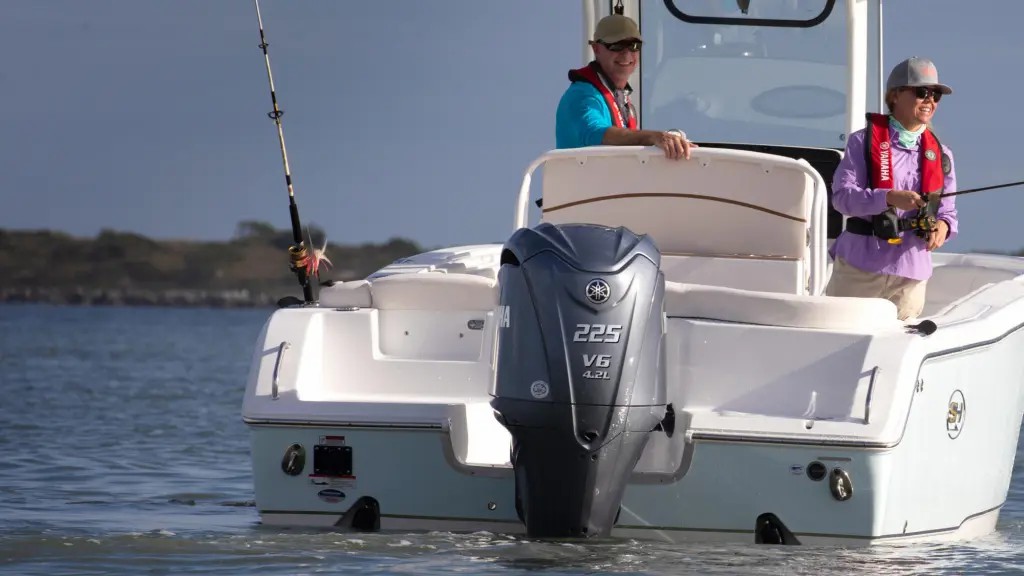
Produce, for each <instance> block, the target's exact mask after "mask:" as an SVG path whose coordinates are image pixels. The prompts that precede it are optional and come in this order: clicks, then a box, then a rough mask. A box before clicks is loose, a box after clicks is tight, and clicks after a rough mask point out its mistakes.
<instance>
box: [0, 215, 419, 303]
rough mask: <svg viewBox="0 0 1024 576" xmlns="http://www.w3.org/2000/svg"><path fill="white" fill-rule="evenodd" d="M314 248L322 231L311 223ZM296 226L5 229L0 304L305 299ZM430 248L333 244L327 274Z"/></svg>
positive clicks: (352, 273)
mask: <svg viewBox="0 0 1024 576" xmlns="http://www.w3.org/2000/svg"><path fill="white" fill-rule="evenodd" d="M308 234H309V237H310V238H311V239H312V240H313V243H314V245H316V246H318V247H319V246H322V243H323V238H324V233H323V230H321V229H318V228H316V227H310V228H309V229H308ZM291 244H292V233H291V230H287V229H285V230H282V229H277V228H275V227H274V226H273V225H271V224H269V223H266V222H258V221H243V222H240V223H239V224H238V226H237V228H236V232H235V234H234V236H233V237H232V238H231V239H230V240H226V241H194V240H154V239H151V238H148V237H146V236H143V235H141V234H136V233H133V232H122V231H116V230H102V231H101V232H99V233H98V234H97V235H96V236H95V237H94V238H79V237H73V236H71V235H69V234H65V233H63V232H55V231H49V230H3V229H0V301H22V302H24V301H28V302H51V303H55V304H128V305H131V304H137V305H145V304H157V305H158V304H168V305H214V306H262V305H269V304H272V303H273V302H276V301H277V299H278V298H280V297H282V296H286V295H296V296H301V289H300V287H299V285H298V282H297V281H296V279H295V276H294V274H293V273H292V272H291V270H290V269H289V267H288V246H290V245H291ZM423 251H424V249H423V248H421V247H420V246H419V245H417V244H416V243H415V242H412V241H410V240H406V239H402V238H392V239H390V240H388V241H387V242H384V243H379V244H376V243H366V244H358V245H342V244H328V245H327V250H326V252H327V255H328V256H329V257H330V259H331V261H332V262H333V264H334V266H333V267H331V268H329V269H322V270H321V280H322V281H324V280H336V281H348V280H355V279H359V278H364V277H366V276H367V275H369V274H371V273H373V272H374V271H376V270H378V269H379V268H381V267H383V266H385V265H387V264H389V263H391V262H393V261H395V260H397V259H399V258H404V257H407V256H411V255H413V254H417V253H419V252H423Z"/></svg>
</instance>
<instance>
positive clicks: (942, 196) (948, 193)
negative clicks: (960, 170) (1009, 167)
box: [939, 180, 1024, 198]
mask: <svg viewBox="0 0 1024 576" xmlns="http://www.w3.org/2000/svg"><path fill="white" fill-rule="evenodd" d="M1021 184H1024V180H1020V181H1018V182H1009V183H1007V184H995V185H993V186H982V187H981V188H968V189H967V190H958V191H956V192H944V193H942V194H939V198H945V197H946V196H959V195H961V194H970V193H971V192H982V191H985V190H995V189H996V188H1009V187H1010V186H1020V185H1021Z"/></svg>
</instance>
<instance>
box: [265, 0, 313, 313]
mask: <svg viewBox="0 0 1024 576" xmlns="http://www.w3.org/2000/svg"><path fill="white" fill-rule="evenodd" d="M253 2H254V3H255V4H256V20H257V21H258V22H259V26H260V49H261V50H263V59H264V61H265V62H266V63H267V80H268V81H269V82H270V101H271V102H272V103H273V105H274V110H273V111H271V112H268V113H267V116H269V117H270V119H271V120H273V121H274V123H275V124H276V125H277V140H278V142H279V143H280V145H281V159H282V160H283V162H284V182H285V184H286V185H287V187H288V211H289V213H290V214H291V219H292V241H293V242H294V243H293V244H292V245H291V246H289V247H288V256H289V259H290V264H289V265H290V267H291V269H292V271H293V272H294V273H295V275H296V276H297V277H298V279H299V284H300V285H302V295H303V298H304V299H305V303H306V304H307V305H309V304H315V303H316V302H317V293H316V291H317V290H316V288H317V283H316V281H314V280H313V279H312V277H313V276H317V277H319V272H318V268H319V263H320V260H321V259H324V257H323V251H322V250H321V251H318V250H316V249H315V248H312V247H307V246H306V243H305V241H304V239H303V237H302V225H301V224H300V223H299V206H298V204H296V203H295V190H294V188H293V187H292V174H291V170H290V169H289V168H288V151H287V149H286V148H285V145H284V131H283V129H282V128H281V116H284V111H283V110H281V109H280V108H278V106H277V95H276V94H275V92H274V76H273V75H272V74H271V73H270V55H269V54H267V46H268V44H267V38H266V35H265V34H264V32H263V16H262V15H261V14H260V2H259V0H253Z"/></svg>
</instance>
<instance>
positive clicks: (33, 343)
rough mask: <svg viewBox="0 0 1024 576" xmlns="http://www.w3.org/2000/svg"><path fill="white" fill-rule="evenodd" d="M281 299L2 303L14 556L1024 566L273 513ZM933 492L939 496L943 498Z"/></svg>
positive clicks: (233, 565) (3, 421)
mask: <svg viewBox="0 0 1024 576" xmlns="http://www.w3.org/2000/svg"><path fill="white" fill-rule="evenodd" d="M268 313H269V311H267V310H202V309H159V308H61V307H48V306H35V305H6V306H5V305H0V573H10V574H24V575H32V574H46V575H63V574H115V575H118V574H132V575H135V574H256V573H258V574H317V573H332V574H339V573H341V574H344V573H361V574H420V575H430V574H451V573H463V574H501V575H512V574H544V575H576V574H619V573H639V574H849V573H865V574H1019V573H1021V571H1022V569H1024V551H1022V550H1024V477H1022V476H1024V471H1022V466H1021V463H1024V458H1021V455H1020V454H1018V458H1017V460H1018V465H1017V466H1016V467H1015V470H1014V481H1013V484H1012V485H1011V487H1010V494H1009V499H1008V502H1007V504H1006V507H1005V508H1004V510H1003V513H1002V515H1001V517H1000V523H999V529H998V531H997V532H996V533H995V534H993V535H991V536H989V537H986V538H982V539H978V540H975V541H972V542H969V543H962V544H943V545H926V546H923V545H916V546H886V547H880V548H871V549H835V548H810V547H759V548H751V547H749V546H710V545H702V546H696V545H693V546H670V545H664V544H652V543H645V542H635V541H623V540H618V541H609V542H602V543H588V544H564V543H545V542H535V541H528V540H525V539H522V538H517V537H510V536H505V535H500V534H489V533H477V534H448V533H428V534H369V535H346V534H339V533H334V532H327V531H318V530H282V529H279V528H270V527H264V526H261V525H260V524H259V522H258V518H257V515H256V510H255V508H254V507H253V503H252V500H253V492H252V477H251V472H250V468H249V466H250V457H249V443H248V435H247V430H246V428H245V426H244V425H243V424H242V422H241V418H240V409H241V401H242V393H243V389H244V386H245V378H246V374H247V370H248V365H249V359H250V355H251V352H252V346H253V344H254V342H255V339H256V336H257V334H258V332H259V329H260V327H261V326H262V324H263V322H264V320H265V319H266V317H267V315H268ZM936 505H941V503H940V502H936Z"/></svg>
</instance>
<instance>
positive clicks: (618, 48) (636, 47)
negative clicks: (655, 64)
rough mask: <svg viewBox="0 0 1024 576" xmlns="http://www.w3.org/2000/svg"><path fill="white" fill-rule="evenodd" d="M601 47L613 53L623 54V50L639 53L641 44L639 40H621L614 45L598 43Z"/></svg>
mask: <svg viewBox="0 0 1024 576" xmlns="http://www.w3.org/2000/svg"><path fill="white" fill-rule="evenodd" d="M598 44H600V45H601V46H604V47H605V48H607V49H609V50H611V51H612V52H622V51H623V50H629V51H630V52H639V51H640V44H641V42H640V41H639V40H620V41H618V42H615V43H613V44H609V43H607V42H598Z"/></svg>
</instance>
